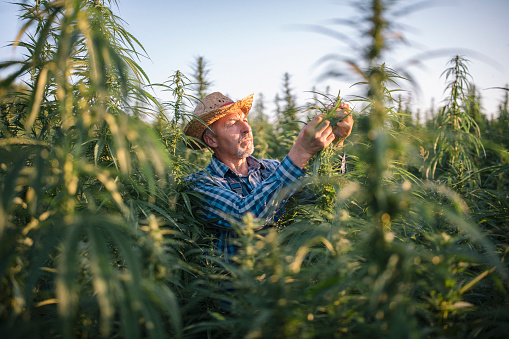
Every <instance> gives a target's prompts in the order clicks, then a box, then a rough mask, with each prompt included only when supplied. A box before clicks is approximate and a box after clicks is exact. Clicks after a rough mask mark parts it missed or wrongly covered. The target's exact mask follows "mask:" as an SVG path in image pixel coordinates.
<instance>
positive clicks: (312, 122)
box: [308, 113, 324, 128]
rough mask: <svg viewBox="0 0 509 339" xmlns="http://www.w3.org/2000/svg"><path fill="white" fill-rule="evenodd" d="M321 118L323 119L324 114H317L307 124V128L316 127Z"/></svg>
mask: <svg viewBox="0 0 509 339" xmlns="http://www.w3.org/2000/svg"><path fill="white" fill-rule="evenodd" d="M323 117H324V114H323V113H321V114H318V115H317V116H316V117H314V118H313V119H311V121H310V122H308V126H311V127H313V128H314V127H316V126H318V124H319V123H320V122H321V121H322V120H323Z"/></svg>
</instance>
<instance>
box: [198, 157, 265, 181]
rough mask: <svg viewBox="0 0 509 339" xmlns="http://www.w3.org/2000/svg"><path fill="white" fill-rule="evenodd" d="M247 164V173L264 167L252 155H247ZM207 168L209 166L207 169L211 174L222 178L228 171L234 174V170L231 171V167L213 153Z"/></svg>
mask: <svg viewBox="0 0 509 339" xmlns="http://www.w3.org/2000/svg"><path fill="white" fill-rule="evenodd" d="M247 166H248V174H251V173H252V172H253V171H257V170H259V169H264V168H265V166H264V165H263V163H261V162H260V161H259V160H258V159H256V158H255V157H253V156H252V155H250V156H249V157H247ZM208 168H209V170H208V171H209V173H211V174H213V175H214V174H215V175H217V176H219V177H221V178H224V177H225V176H226V174H227V173H228V171H229V172H230V174H234V175H235V172H234V171H232V169H231V168H229V167H228V166H226V165H225V164H223V163H222V162H221V161H219V160H218V159H217V158H216V157H215V156H214V155H212V158H211V160H210V164H209V166H208Z"/></svg>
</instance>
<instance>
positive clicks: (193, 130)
mask: <svg viewBox="0 0 509 339" xmlns="http://www.w3.org/2000/svg"><path fill="white" fill-rule="evenodd" d="M253 96H254V94H251V95H249V96H247V97H245V98H244V99H241V100H239V101H237V102H234V103H232V104H230V105H227V106H224V107H219V108H216V109H214V110H211V111H209V112H207V113H205V114H203V115H202V116H200V117H199V118H198V117H194V118H193V119H192V120H191V121H189V123H188V124H187V125H186V127H184V134H185V135H186V136H188V137H191V138H189V139H188V140H187V143H186V146H187V147H189V148H192V149H204V148H206V145H205V143H204V142H203V141H202V136H203V132H205V129H206V128H207V126H210V125H212V124H213V123H214V122H216V121H217V120H219V119H221V118H222V117H224V116H226V115H228V114H229V113H230V112H231V111H232V110H235V109H240V110H241V111H242V112H243V113H244V115H247V114H248V113H249V111H250V110H251V107H252V106H253Z"/></svg>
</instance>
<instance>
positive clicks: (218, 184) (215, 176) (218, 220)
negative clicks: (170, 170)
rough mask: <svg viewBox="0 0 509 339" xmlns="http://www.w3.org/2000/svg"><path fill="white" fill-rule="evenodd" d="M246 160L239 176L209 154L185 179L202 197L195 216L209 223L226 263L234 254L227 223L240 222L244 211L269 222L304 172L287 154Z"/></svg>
mask: <svg viewBox="0 0 509 339" xmlns="http://www.w3.org/2000/svg"><path fill="white" fill-rule="evenodd" d="M247 163H248V169H249V170H248V175H247V176H240V175H238V174H237V173H235V172H234V171H232V170H231V169H230V168H229V167H228V166H226V165H225V164H223V163H222V162H220V161H219V160H217V158H216V157H214V156H213V157H212V160H211V162H210V164H209V165H208V166H207V168H206V169H205V170H201V171H199V172H196V173H193V174H191V175H190V176H188V177H187V178H186V181H187V182H189V184H190V189H191V190H193V191H196V192H199V193H200V194H201V195H202V197H203V200H204V201H203V202H202V203H201V204H197V208H198V213H199V216H200V217H201V219H203V220H204V221H205V222H207V224H208V225H209V226H212V227H210V231H211V232H213V233H215V235H216V240H215V242H216V243H215V245H216V249H217V250H218V251H219V252H220V253H222V255H223V259H224V260H225V261H227V262H228V261H229V260H228V258H230V257H232V256H233V255H234V254H235V245H234V238H236V237H237V234H236V232H235V231H234V229H233V227H232V225H231V222H232V223H237V222H238V223H239V224H240V222H241V220H242V217H243V216H244V215H245V214H246V213H247V212H251V213H252V214H253V215H254V216H255V217H256V218H259V219H264V220H266V222H270V221H271V220H272V219H273V218H274V215H275V214H276V213H277V212H278V210H280V209H281V207H282V206H283V205H284V203H285V201H286V200H287V199H288V198H289V196H290V195H291V194H293V192H294V190H293V189H292V188H291V187H290V186H291V184H292V183H294V182H296V181H297V180H298V179H299V178H300V177H301V176H302V175H303V174H304V173H305V170H303V169H301V168H299V167H298V166H296V165H295V164H294V163H293V162H292V161H291V160H290V158H288V157H285V158H284V159H283V161H281V162H279V161H277V160H268V159H262V160H258V159H256V158H254V157H252V156H250V157H248V158H247ZM284 188H286V189H289V190H290V191H284V190H283V189H284ZM280 193H283V196H282V197H281V196H279V194H280Z"/></svg>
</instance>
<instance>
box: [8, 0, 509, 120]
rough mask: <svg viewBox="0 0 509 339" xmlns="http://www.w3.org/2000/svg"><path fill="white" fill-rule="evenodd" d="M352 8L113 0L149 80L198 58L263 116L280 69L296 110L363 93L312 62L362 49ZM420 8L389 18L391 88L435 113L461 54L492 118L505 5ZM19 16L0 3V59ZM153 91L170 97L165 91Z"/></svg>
mask: <svg viewBox="0 0 509 339" xmlns="http://www.w3.org/2000/svg"><path fill="white" fill-rule="evenodd" d="M353 2H355V1H351V0H348V1H347V0H335V1H334V0H257V1H247V0H215V1H208V0H185V1H184V0H178V1H175V0H152V1H143V2H142V1H139V0H118V8H117V7H114V12H115V13H116V14H117V15H119V16H120V17H121V18H122V19H123V20H124V21H125V27H126V29H127V30H128V31H129V32H130V33H132V34H133V35H134V36H135V37H136V38H137V39H138V40H139V41H140V43H141V44H142V45H143V47H144V48H145V50H146V51H147V54H148V57H142V58H141V60H140V65H141V67H142V68H143V69H144V70H145V71H146V73H147V74H148V76H149V77H150V81H151V82H152V83H161V82H164V81H166V80H168V78H169V77H170V76H171V75H172V74H174V73H175V72H176V71H177V70H180V71H181V72H183V73H184V74H185V75H187V76H188V77H190V78H191V75H192V71H191V70H192V67H193V66H194V64H195V63H194V61H195V59H196V58H197V57H198V56H202V57H204V59H205V60H206V61H207V64H208V68H209V70H210V73H209V80H211V81H212V82H213V84H212V86H211V87H210V88H209V91H210V92H213V91H220V92H223V93H224V94H227V95H228V96H230V98H232V99H234V100H238V99H241V98H243V97H246V96H247V95H249V94H251V93H254V94H255V100H257V99H259V98H260V94H261V93H263V96H264V103H265V106H266V107H267V110H266V113H267V114H268V115H271V114H272V113H273V112H271V111H272V110H273V107H274V105H273V100H274V97H275V95H276V93H281V92H282V79H283V75H284V73H286V72H287V73H289V74H290V76H291V80H290V84H291V87H292V89H293V93H294V94H295V95H296V96H297V98H298V99H297V103H298V104H300V105H303V104H304V103H305V102H306V100H308V99H309V98H311V97H312V94H311V93H310V91H311V90H313V89H315V90H316V91H318V92H321V93H325V91H326V87H327V86H329V88H330V91H331V92H332V93H334V94H336V93H337V92H338V91H340V93H341V96H342V97H343V99H344V100H351V99H353V98H354V96H355V95H358V94H362V92H361V87H359V86H352V85H353V84H355V83H356V82H357V81H359V80H360V79H359V78H357V77H356V76H355V75H354V74H353V73H352V71H351V69H350V68H349V67H348V66H347V64H346V63H344V62H343V61H341V60H340V59H337V58H336V59H335V60H333V61H329V62H323V61H322V62H321V61H320V60H322V59H323V58H324V57H325V56H327V55H332V54H335V55H340V56H342V57H345V56H346V57H348V58H350V59H351V60H354V61H358V60H360V49H357V48H356V47H355V46H353V45H352V44H351V43H347V42H346V40H347V39H350V40H352V41H353V44H354V45H360V46H365V44H364V41H363V40H362V39H361V38H360V37H359V32H360V30H361V29H363V28H365V27H366V26H365V24H364V23H363V21H362V19H361V17H362V15H365V14H366V13H362V12H360V11H356V10H355V9H354V8H353V6H351V4H352V3H353ZM357 2H358V1H357ZM418 2H423V1H417V0H401V1H399V2H398V5H397V7H395V9H397V10H400V9H403V8H404V7H406V6H408V5H412V4H416V3H418ZM424 2H425V3H426V4H427V6H422V7H420V8H418V9H415V10H413V11H409V12H405V13H404V14H402V15H401V16H398V17H397V19H394V17H393V18H391V22H392V23H393V24H396V26H395V31H396V32H398V33H400V34H401V36H403V37H404V40H401V41H404V43H401V44H396V45H394V46H393V47H392V49H391V50H390V51H389V52H388V53H387V54H386V55H385V56H384V59H383V60H384V61H385V62H386V65H387V66H389V67H391V68H394V69H397V70H402V72H405V74H408V76H410V77H411V78H412V79H413V82H412V83H410V82H408V81H401V82H400V83H399V85H400V87H401V88H403V89H407V90H409V91H410V92H411V95H412V98H413V99H412V100H413V106H414V107H415V108H418V109H420V110H421V111H425V110H428V109H429V108H430V107H431V105H432V99H433V100H434V108H435V109H436V108H437V107H438V106H440V104H441V103H443V99H445V97H446V95H445V94H444V89H445V84H446V79H445V78H444V76H441V74H442V72H443V71H444V70H445V69H446V67H447V62H448V60H450V59H451V58H452V57H453V56H454V55H456V54H459V55H462V56H464V57H465V58H466V59H468V60H469V63H468V66H469V71H470V74H471V76H472V80H473V82H474V83H475V84H476V86H477V88H478V89H479V91H480V93H481V95H482V98H483V101H482V106H483V108H484V111H485V112H486V113H487V114H490V115H491V114H493V113H494V112H496V111H497V107H498V105H499V104H500V102H501V100H502V98H503V96H504V92H503V91H502V90H500V89H493V88H495V87H506V84H507V83H509V65H508V61H509V34H507V33H508V32H509V20H507V17H508V16H509V0H484V1H479V0H441V1H434V2H431V1H424ZM17 10H18V8H17V7H16V6H15V5H13V4H11V3H9V2H6V1H3V0H1V2H0V46H2V47H1V49H0V60H1V61H5V60H8V59H9V58H11V57H12V55H13V54H12V48H11V47H4V46H6V45H7V44H8V43H9V42H10V41H12V40H14V38H15V36H16V33H17V30H18V29H19V27H20V26H19V23H18V21H17ZM338 22H339V24H338ZM318 26H319V27H322V28H326V29H329V30H334V31H335V32H338V33H339V37H338V36H336V37H332V36H330V35H326V34H323V33H320V32H318V31H317V30H316V29H313V28H312V27H318ZM344 37H346V38H344ZM410 60H413V61H414V62H409V61H410ZM415 61H417V62H415ZM331 69H334V70H336V71H338V72H340V73H343V74H346V75H345V76H341V77H335V78H333V79H331V78H328V79H324V77H323V74H324V72H325V71H328V70H331ZM156 95H157V96H159V97H160V98H161V99H162V100H170V98H168V97H165V95H167V94H166V93H164V92H157V93H156ZM352 105H353V106H354V107H355V105H356V104H355V103H354V102H352Z"/></svg>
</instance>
